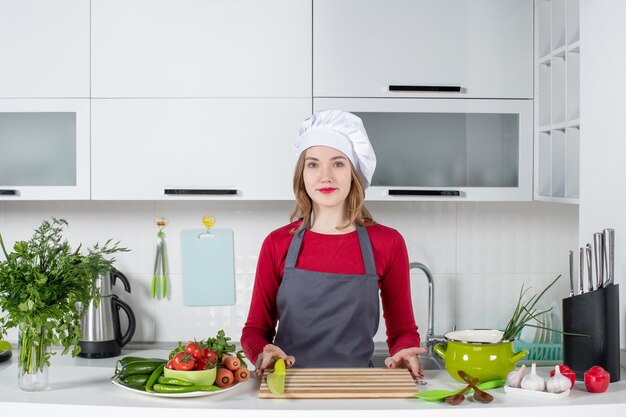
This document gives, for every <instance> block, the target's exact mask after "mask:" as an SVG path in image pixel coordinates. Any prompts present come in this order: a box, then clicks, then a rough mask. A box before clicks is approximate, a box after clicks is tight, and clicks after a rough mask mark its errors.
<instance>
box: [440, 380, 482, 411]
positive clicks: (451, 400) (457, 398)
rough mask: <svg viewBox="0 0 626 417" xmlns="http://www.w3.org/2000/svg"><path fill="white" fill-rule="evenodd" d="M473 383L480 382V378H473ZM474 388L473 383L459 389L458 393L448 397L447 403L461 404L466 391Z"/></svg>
mask: <svg viewBox="0 0 626 417" xmlns="http://www.w3.org/2000/svg"><path fill="white" fill-rule="evenodd" d="M472 383H473V384H474V385H476V384H478V378H474V379H473V380H472ZM470 388H472V386H471V385H468V386H466V387H465V388H464V389H463V390H462V391H459V392H458V393H456V394H454V395H451V396H449V397H447V398H446V400H445V401H446V403H448V404H450V405H459V404H461V403H462V402H463V401H464V400H465V393H466V392H467V391H468V390H469V389H470Z"/></svg>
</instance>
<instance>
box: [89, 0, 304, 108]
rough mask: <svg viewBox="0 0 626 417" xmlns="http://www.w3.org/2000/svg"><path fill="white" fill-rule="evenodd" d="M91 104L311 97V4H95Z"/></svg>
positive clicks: (182, 0) (285, 0)
mask: <svg viewBox="0 0 626 417" xmlns="http://www.w3.org/2000/svg"><path fill="white" fill-rule="evenodd" d="M91 8H92V11H91V16H92V28H91V36H92V56H91V63H92V68H91V71H92V72H91V75H92V79H91V81H92V96H93V97H96V98H104V97H157V98H163V97H310V96H311V77H312V75H311V72H312V64H311V60H312V58H311V42H312V40H311V38H312V23H311V14H312V12H311V1H310V0H264V1H258V0H229V1H220V0H92V1H91Z"/></svg>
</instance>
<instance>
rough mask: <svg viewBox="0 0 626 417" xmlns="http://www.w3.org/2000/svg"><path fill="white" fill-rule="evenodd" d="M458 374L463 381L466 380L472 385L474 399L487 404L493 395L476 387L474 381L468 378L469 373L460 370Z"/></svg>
mask: <svg viewBox="0 0 626 417" xmlns="http://www.w3.org/2000/svg"><path fill="white" fill-rule="evenodd" d="M458 374H459V376H460V377H461V378H462V379H463V381H465V382H467V383H468V384H470V385H471V386H472V388H474V400H476V401H478V402H479V403H483V404H489V403H490V402H492V401H493V395H491V394H488V393H486V392H485V391H483V390H481V389H480V388H478V387H477V386H476V384H475V383H474V381H473V380H471V379H470V377H469V375H467V374H466V373H465V371H463V370H460V371H459V372H458Z"/></svg>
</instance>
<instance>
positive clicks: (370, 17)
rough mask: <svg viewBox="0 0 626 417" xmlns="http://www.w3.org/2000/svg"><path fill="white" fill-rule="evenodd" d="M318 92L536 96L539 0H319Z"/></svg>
mask: <svg viewBox="0 0 626 417" xmlns="http://www.w3.org/2000/svg"><path fill="white" fill-rule="evenodd" d="M313 5H314V7H313V52H314V57H315V58H314V60H313V65H314V68H313V74H314V79H313V95H314V96H315V97H433V96H435V97H455V98H463V97H467V98H525V99H532V98H533V1H532V0H437V1H434V0H371V1H362V0H314V2H313Z"/></svg>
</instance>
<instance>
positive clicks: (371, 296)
mask: <svg viewBox="0 0 626 417" xmlns="http://www.w3.org/2000/svg"><path fill="white" fill-rule="evenodd" d="M295 148H296V155H297V156H298V162H297V164H296V168H295V174H294V182H293V184H294V185H293V187H294V193H295V197H296V208H295V209H294V211H293V213H292V216H291V221H292V223H290V224H288V225H286V226H284V227H281V228H280V229H277V230H274V231H273V232H272V233H270V234H269V236H267V238H266V239H265V241H264V242H263V246H262V248H261V253H260V256H259V260H258V264H257V273H256V278H255V284H254V290H253V294H252V301H251V304H250V311H249V313H248V320H247V322H246V325H245V327H244V329H243V332H242V337H241V344H242V347H243V349H244V351H245V353H246V356H247V357H248V358H249V359H250V360H251V361H252V362H253V363H255V364H256V373H257V375H261V374H262V373H263V370H264V369H266V368H268V367H270V366H272V365H273V363H274V362H275V361H276V359H277V358H283V359H284V360H285V362H286V364H287V366H294V365H295V366H301V367H367V366H368V364H369V361H370V358H371V356H372V353H373V352H374V342H373V337H374V335H375V334H376V331H377V329H378V319H379V291H380V297H381V299H382V304H383V312H384V318H385V324H386V328H387V345H388V347H389V351H390V353H391V356H390V357H388V358H387V359H386V360H385V364H386V365H387V366H388V367H390V368H394V367H406V368H408V369H409V370H410V371H411V374H412V375H413V377H414V378H416V379H419V378H422V377H423V375H422V371H421V367H420V363H419V359H418V357H417V355H418V354H420V353H424V352H425V351H426V350H425V349H422V348H420V347H419V343H420V338H419V335H418V333H417V327H416V325H415V320H414V318H413V309H412V305H411V293H410V284H409V265H408V255H407V250H406V245H405V243H404V240H403V239H402V236H401V235H400V234H399V233H398V232H397V231H396V230H394V229H391V228H388V227H385V226H382V225H380V224H377V223H376V222H374V221H373V220H372V216H371V215H370V213H369V211H368V210H367V208H366V207H365V205H364V198H365V189H366V188H367V187H368V186H369V184H370V182H371V179H372V175H373V173H374V169H375V167H376V156H375V154H374V150H373V149H372V146H371V144H370V141H369V139H368V137H367V133H366V132H365V128H364V127H363V123H362V122H361V119H359V118H358V117H356V116H355V115H353V114H351V113H347V112H343V111H339V110H327V111H321V112H318V113H316V114H314V115H313V116H311V117H310V118H309V119H307V120H305V121H304V122H303V125H302V127H301V129H300V135H299V137H298V138H297V139H296V142H295ZM277 322H278V328H277V329H276V324H277Z"/></svg>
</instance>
